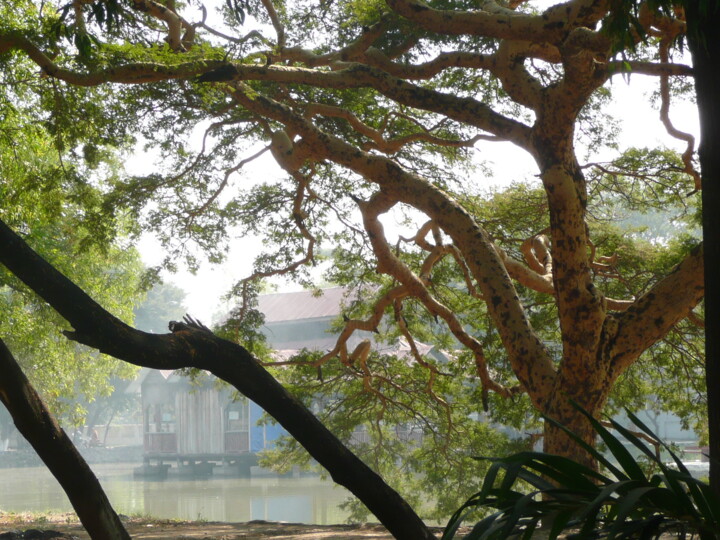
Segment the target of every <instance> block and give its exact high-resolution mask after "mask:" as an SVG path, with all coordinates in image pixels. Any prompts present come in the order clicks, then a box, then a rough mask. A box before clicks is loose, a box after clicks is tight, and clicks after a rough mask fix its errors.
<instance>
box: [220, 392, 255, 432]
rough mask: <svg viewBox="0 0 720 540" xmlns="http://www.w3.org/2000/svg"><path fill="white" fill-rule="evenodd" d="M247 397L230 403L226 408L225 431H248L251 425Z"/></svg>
mask: <svg viewBox="0 0 720 540" xmlns="http://www.w3.org/2000/svg"><path fill="white" fill-rule="evenodd" d="M249 416H250V415H249V410H248V400H247V398H241V399H239V400H237V401H234V402H232V403H230V404H229V405H228V406H227V407H226V408H225V433H236V432H241V431H248V429H249V426H250V418H249Z"/></svg>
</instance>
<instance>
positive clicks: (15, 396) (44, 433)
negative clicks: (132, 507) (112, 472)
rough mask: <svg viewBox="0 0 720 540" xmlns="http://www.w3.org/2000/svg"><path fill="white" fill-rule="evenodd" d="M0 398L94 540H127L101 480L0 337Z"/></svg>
mask: <svg viewBox="0 0 720 540" xmlns="http://www.w3.org/2000/svg"><path fill="white" fill-rule="evenodd" d="M0 374H2V376H0V401H2V402H3V404H4V405H5V407H7V410H8V411H9V412H10V415H11V416H12V418H13V422H15V426H16V427H17V429H18V431H19V432H20V433H22V435H23V436H24V437H25V438H26V439H27V440H28V442H29V443H30V444H31V445H32V447H33V448H34V449H35V451H36V452H37V453H38V455H39V456H40V458H41V459H42V460H43V462H44V463H45V465H47V467H48V469H50V472H51V473H52V474H53V476H55V478H57V480H58V482H60V485H61V486H62V488H63V489H64V490H65V493H67V496H68V498H69V499H70V503H71V504H72V505H73V508H74V509H75V512H77V515H78V518H80V521H81V522H82V524H83V527H85V530H86V531H87V532H88V534H89V535H90V537H91V538H93V539H94V540H130V535H129V534H128V532H127V531H126V530H125V527H124V526H123V524H122V522H121V521H120V518H119V517H118V515H117V514H116V513H115V510H114V509H113V507H112V505H111V504H110V501H109V500H108V498H107V496H106V495H105V492H104V491H103V489H102V486H100V482H99V481H98V479H97V478H96V477H95V474H94V473H93V472H92V470H91V469H90V467H89V466H88V464H87V463H86V462H85V460H84V459H83V457H82V456H81V455H80V452H78V451H77V448H75V446H74V445H73V443H72V441H70V438H69V437H68V436H67V434H66V433H65V432H64V431H63V430H62V429H61V428H60V426H59V425H58V423H57V422H56V421H55V418H53V416H52V415H51V414H50V411H48V409H47V407H45V404H44V403H43V402H42V400H41V399H40V396H39V395H38V393H37V392H36V391H35V389H34V388H33V386H32V385H31V384H30V382H29V381H28V379H27V377H25V374H24V373H23V372H22V369H20V366H19V365H18V363H17V362H16V361H15V358H13V355H12V353H11V352H10V350H9V349H8V348H7V346H6V345H5V343H4V342H3V340H2V339H0Z"/></svg>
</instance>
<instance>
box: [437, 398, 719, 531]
mask: <svg viewBox="0 0 720 540" xmlns="http://www.w3.org/2000/svg"><path fill="white" fill-rule="evenodd" d="M581 410H582V409H581ZM582 412H583V414H585V415H586V416H587V417H588V418H589V419H590V421H591V422H592V424H593V427H594V428H595V430H596V432H597V433H598V435H599V436H600V438H601V439H602V441H603V442H604V443H605V445H606V446H607V448H608V450H609V452H610V453H611V454H612V458H613V459H609V458H608V457H606V456H604V455H603V454H602V453H600V452H599V451H597V450H596V449H595V448H593V447H591V446H589V445H588V444H586V443H584V442H583V441H582V440H581V439H580V438H579V437H577V436H576V435H574V434H573V433H571V432H569V431H568V430H566V429H565V431H566V432H567V433H568V434H569V435H570V436H571V437H573V439H574V440H575V441H577V443H578V444H579V445H581V446H582V447H583V448H585V450H587V451H588V452H589V453H590V454H591V455H592V456H593V457H594V458H595V459H596V460H597V462H598V464H599V465H600V466H601V469H602V470H603V471H604V472H598V471H596V470H593V469H591V468H589V467H587V466H584V465H581V464H579V463H576V462H574V461H572V460H570V459H567V458H564V457H560V456H555V455H550V454H545V453H543V452H520V453H518V454H514V455H512V456H510V457H507V458H500V459H497V458H478V459H490V461H492V462H493V464H492V465H491V467H490V469H489V471H488V474H487V476H486V477H485V480H484V482H483V486H482V489H481V490H480V491H479V492H478V493H476V494H475V495H473V496H472V497H471V498H470V499H469V500H468V501H467V502H466V503H465V504H464V505H463V506H462V507H460V509H458V511H457V512H455V514H454V515H453V516H452V517H451V518H450V521H449V522H448V525H447V527H446V529H445V533H444V534H443V537H442V540H451V539H452V538H455V535H456V534H457V531H458V528H459V527H460V525H461V524H462V523H463V522H464V521H466V520H467V519H468V518H470V517H471V515H472V514H473V513H475V512H478V511H479V510H482V509H485V510H487V509H495V510H496V512H494V513H492V514H490V515H488V516H487V517H485V518H483V519H481V520H480V521H479V522H478V523H477V524H476V525H475V526H474V527H473V529H472V531H471V532H470V533H469V534H468V535H467V536H465V540H479V539H483V540H484V539H505V538H511V537H517V538H530V537H531V535H532V534H533V532H534V531H535V530H536V529H537V528H538V526H539V525H541V522H542V524H543V525H545V526H546V527H545V528H546V531H547V537H548V538H550V539H554V538H557V537H558V536H559V535H560V534H566V535H567V538H583V539H585V538H648V539H649V538H659V537H660V535H661V534H666V533H670V534H675V535H677V536H680V537H683V538H685V537H686V535H690V536H691V537H696V536H697V537H699V538H700V539H701V540H711V539H720V502H719V501H718V498H717V497H716V496H715V494H714V493H713V492H711V490H710V487H709V486H708V485H707V484H705V483H704V482H702V481H700V480H698V479H696V478H693V476H692V475H691V474H690V472H689V471H688V470H687V469H686V468H685V466H684V465H683V463H682V461H681V460H680V458H678V456H677V455H676V454H675V453H674V452H673V451H672V450H671V449H670V448H669V447H668V446H667V445H666V444H665V443H663V442H661V441H659V440H658V439H657V437H656V436H655V434H654V433H653V432H652V431H651V430H650V429H649V428H648V427H647V426H646V425H645V424H644V423H643V422H641V421H640V420H639V419H638V418H637V417H636V416H635V415H633V414H632V413H629V412H628V417H629V418H630V419H631V421H632V422H633V423H634V424H635V426H637V427H638V428H639V429H640V430H641V431H642V432H644V433H645V434H647V435H649V436H650V437H652V438H653V439H655V440H658V443H659V444H660V445H661V446H662V447H663V448H664V449H665V450H666V451H667V452H668V453H669V454H670V456H671V457H672V460H673V461H674V465H668V464H666V463H663V461H662V460H661V459H660V457H659V456H658V455H656V453H655V452H654V451H653V449H652V448H651V447H650V446H648V445H647V444H646V443H645V442H643V441H642V440H641V439H640V438H639V437H638V436H637V435H636V434H634V433H632V432H631V431H629V430H628V429H626V428H624V427H623V426H621V425H620V424H618V423H617V422H614V421H611V424H612V427H613V428H614V429H615V430H616V431H617V432H618V433H620V434H621V435H622V436H623V437H624V438H625V439H627V441H628V442H630V443H631V444H632V445H634V446H635V447H636V448H638V449H639V450H640V452H641V455H642V456H644V459H645V460H647V461H649V462H650V463H651V464H652V465H653V469H655V470H656V471H659V472H657V473H654V474H650V475H648V474H646V472H645V471H644V470H643V468H642V467H641V466H640V464H639V462H638V460H636V459H635V458H634V457H633V456H632V454H631V453H630V452H629V451H628V449H627V448H626V447H625V445H623V443H622V442H621V441H620V440H619V439H618V438H617V437H615V436H614V435H613V434H612V433H611V432H610V431H609V430H608V429H606V428H605V427H604V426H603V425H602V424H601V423H600V422H598V421H597V420H595V419H594V418H592V416H590V415H589V414H588V413H587V412H586V411H582ZM546 421H548V422H553V423H554V424H555V425H558V426H559V424H557V423H556V422H554V421H553V420H550V419H546ZM559 427H561V428H562V426H559ZM563 429H564V428H563ZM502 471H504V474H502V475H501V474H500V473H501V472H502ZM523 483H525V487H527V485H529V486H530V489H531V490H530V492H523V491H522V487H521V484H523ZM548 525H549V526H548Z"/></svg>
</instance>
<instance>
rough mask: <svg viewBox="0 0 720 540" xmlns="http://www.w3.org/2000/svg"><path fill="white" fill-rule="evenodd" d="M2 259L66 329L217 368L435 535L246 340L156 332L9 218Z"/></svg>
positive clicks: (381, 512) (321, 458) (396, 514)
mask: <svg viewBox="0 0 720 540" xmlns="http://www.w3.org/2000/svg"><path fill="white" fill-rule="evenodd" d="M0 262H2V263H3V264H5V266H7V267H8V269H9V270H10V271H11V272H13V274H15V275H16V276H17V277H18V278H19V279H20V280H22V281H23V282H24V283H25V284H26V285H27V286H28V287H30V288H31V289H32V290H33V291H35V292H36V293H37V294H39V295H40V296H41V297H42V298H43V299H44V300H45V301H46V302H48V303H49V304H50V305H51V306H52V307H53V308H54V309H55V310H56V311H57V312H58V313H60V315H62V316H63V317H64V318H65V319H66V320H67V321H68V322H70V324H72V326H73V327H74V329H75V331H73V332H65V335H66V336H67V337H69V338H71V339H73V340H75V341H78V342H80V343H83V344H85V345H88V346H90V347H94V348H97V349H98V350H99V351H101V352H103V353H106V354H110V355H112V356H115V357H116V358H119V359H121V360H125V361H127V362H130V363H133V364H135V365H139V366H145V367H150V368H156V369H179V368H183V367H195V368H199V369H204V370H207V371H209V372H211V373H213V374H214V375H216V376H217V377H219V378H220V379H222V380H224V381H226V382H228V383H230V384H231V385H233V386H234V387H235V388H236V389H237V390H238V391H239V392H240V393H242V394H243V395H245V396H247V397H248V398H250V399H251V400H252V401H254V402H255V403H257V404H258V405H260V406H261V407H262V408H263V409H265V411H267V412H268V414H270V415H271V416H272V417H273V418H275V419H276V420H277V421H278V423H279V424H280V425H281V426H283V427H284V428H285V429H286V430H287V431H288V433H290V435H292V436H293V437H295V439H297V441H298V442H299V443H300V444H301V445H303V447H305V449H306V450H307V451H308V452H309V453H310V455H311V456H312V457H313V458H314V459H315V460H317V462H318V463H320V464H321V465H322V466H323V467H325V468H326V469H327V470H328V472H329V473H330V476H331V477H332V479H333V480H334V481H335V482H337V483H338V484H340V485H342V486H344V487H346V488H347V489H348V490H350V491H351V492H352V493H353V494H354V495H355V496H357V497H358V499H360V501H362V502H363V504H365V505H366V506H367V507H368V509H369V510H370V511H371V512H372V513H373V514H374V515H375V516H376V517H377V518H378V519H379V520H380V522H381V523H382V524H383V525H384V526H385V527H386V528H387V529H388V530H389V531H390V533H392V535H393V536H395V538H398V539H406V540H422V539H425V540H431V539H435V536H434V535H433V534H432V533H431V532H430V530H429V529H428V528H427V526H426V525H425V524H424V523H423V521H422V520H421V519H420V517H419V516H418V515H417V514H416V513H415V512H414V511H413V509H412V508H411V507H410V506H409V505H408V504H407V503H406V502H405V500H404V499H403V498H402V497H401V496H400V495H399V494H398V493H397V492H396V491H395V490H393V489H392V488H391V487H390V486H388V485H387V484H386V483H385V482H384V481H383V480H382V478H381V477H380V476H379V475H377V474H376V473H375V472H374V471H373V470H372V469H370V468H369V467H368V466H367V465H366V464H365V463H363V462H362V461H361V460H360V459H359V458H358V457H357V456H356V455H355V454H353V453H352V452H351V451H350V450H349V449H348V448H347V447H346V446H344V445H343V444H342V442H341V441H340V440H338V439H337V437H335V436H334V435H333V434H332V433H331V432H330V431H329V430H328V429H327V428H326V427H325V426H324V425H323V424H322V422H320V420H318V419H317V418H316V417H315V416H314V415H313V414H312V413H311V412H310V411H309V410H308V409H307V408H306V407H305V406H304V405H303V404H302V403H301V402H300V401H299V400H298V399H296V398H295V397H294V396H292V395H291V394H290V393H288V391H287V390H286V389H285V388H284V387H283V386H282V385H281V384H280V383H279V382H278V381H277V380H275V378H274V377H273V376H272V375H270V374H269V373H268V372H267V371H266V370H265V369H264V368H263V367H262V366H261V365H260V363H259V362H258V361H257V360H256V359H255V358H254V357H253V356H252V355H251V354H250V353H249V352H248V351H247V350H246V349H244V348H243V347H241V346H240V345H237V344H235V343H232V342H230V341H227V340H224V339H221V338H218V337H217V336H215V335H213V334H212V333H211V332H209V331H207V330H202V329H198V328H196V327H193V326H192V325H187V324H182V323H174V324H172V325H171V327H172V332H173V333H172V334H148V333H145V332H141V331H139V330H135V329H134V328H131V327H130V326H128V325H126V324H124V323H123V322H122V321H120V320H119V319H117V318H116V317H114V316H113V315H111V314H110V313H108V312H107V311H105V310H104V309H103V308H102V306H100V305H99V304H97V303H96V302H95V301H94V300H92V299H91V298H90V297H89V296H88V295H87V294H85V292H83V291H82V289H80V288H79V287H78V286H77V285H75V284H74V283H73V282H71V281H70V280H69V279H67V278H66V277H65V276H63V275H62V274H61V273H60V272H58V271H57V270H56V269H55V268H54V267H53V266H52V265H50V264H49V263H48V262H47V261H45V260H44V259H43V258H42V257H40V256H39V255H38V254H37V253H35V252H34V251H33V250H32V249H31V248H30V247H29V246H28V245H27V244H26V243H25V242H24V241H23V240H22V239H21V238H20V237H19V236H17V235H16V234H15V233H14V232H12V231H11V230H10V229H9V228H8V227H7V225H5V224H4V223H2V222H1V221H0Z"/></svg>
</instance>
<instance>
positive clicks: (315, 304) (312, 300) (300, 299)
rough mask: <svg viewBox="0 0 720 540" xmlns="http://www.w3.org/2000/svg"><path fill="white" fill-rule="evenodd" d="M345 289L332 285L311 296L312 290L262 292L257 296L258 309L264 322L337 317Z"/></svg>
mask: <svg viewBox="0 0 720 540" xmlns="http://www.w3.org/2000/svg"><path fill="white" fill-rule="evenodd" d="M345 291H346V289H345V287H332V288H330V289H323V290H322V294H321V295H320V296H313V291H298V292H288V293H276V294H263V295H261V296H259V297H258V309H259V311H260V312H261V313H263V314H264V315H265V322H266V323H271V322H281V321H297V320H300V319H318V318H322V317H337V316H338V315H340V313H341V305H342V301H343V298H344V296H345Z"/></svg>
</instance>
